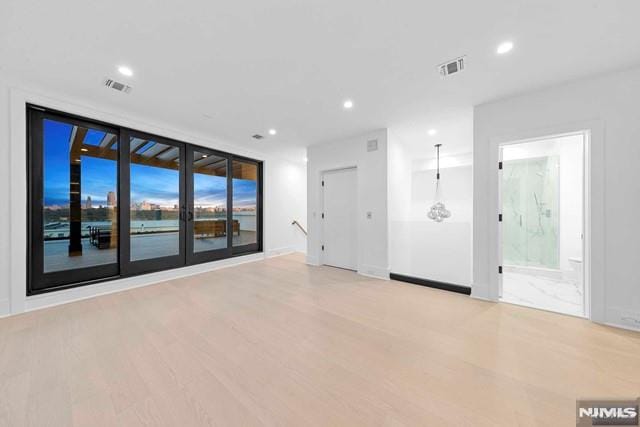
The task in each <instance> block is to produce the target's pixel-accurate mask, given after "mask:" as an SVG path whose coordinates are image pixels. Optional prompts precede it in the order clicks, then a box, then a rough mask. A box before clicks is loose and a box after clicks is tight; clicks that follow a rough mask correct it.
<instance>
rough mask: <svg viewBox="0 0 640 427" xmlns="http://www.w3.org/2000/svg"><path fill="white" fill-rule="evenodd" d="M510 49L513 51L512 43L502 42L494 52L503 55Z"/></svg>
mask: <svg viewBox="0 0 640 427" xmlns="http://www.w3.org/2000/svg"><path fill="white" fill-rule="evenodd" d="M511 49H513V42H502V43H500V44H499V45H498V49H496V52H497V53H498V55H504V54H505V53H507V52H509V51H510V50H511Z"/></svg>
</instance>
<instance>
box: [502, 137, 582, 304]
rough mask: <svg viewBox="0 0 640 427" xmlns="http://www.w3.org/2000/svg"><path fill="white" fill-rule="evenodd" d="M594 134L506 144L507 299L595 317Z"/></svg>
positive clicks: (504, 227) (504, 265) (504, 237)
mask: <svg viewBox="0 0 640 427" xmlns="http://www.w3.org/2000/svg"><path fill="white" fill-rule="evenodd" d="M585 143H586V134H585V133H579V134H571V135H562V136H550V137H545V138H539V139H536V140H529V141H520V142H514V143H509V144H504V145H502V146H501V147H500V168H501V169H500V174H499V185H500V191H499V195H500V200H499V203H500V215H499V222H500V227H499V233H500V236H499V242H500V257H501V259H502V262H501V271H502V274H501V275H500V287H499V298H500V301H502V302H507V303H512V304H518V305H524V306H528V307H533V308H538V309H543V310H549V311H554V312H558V313H563V314H569V315H573V316H581V317H588V313H587V311H586V308H587V307H588V304H587V298H588V292H587V291H588V289H587V286H586V285H585V282H586V281H585V266H584V264H585V262H584V259H585V257H584V253H585V194H586V192H585V164H586V163H585Z"/></svg>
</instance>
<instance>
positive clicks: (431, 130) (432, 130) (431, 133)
mask: <svg viewBox="0 0 640 427" xmlns="http://www.w3.org/2000/svg"><path fill="white" fill-rule="evenodd" d="M427 133H428V134H429V136H433V135H435V134H436V133H438V131H437V130H435V129H429V131H428V132H427Z"/></svg>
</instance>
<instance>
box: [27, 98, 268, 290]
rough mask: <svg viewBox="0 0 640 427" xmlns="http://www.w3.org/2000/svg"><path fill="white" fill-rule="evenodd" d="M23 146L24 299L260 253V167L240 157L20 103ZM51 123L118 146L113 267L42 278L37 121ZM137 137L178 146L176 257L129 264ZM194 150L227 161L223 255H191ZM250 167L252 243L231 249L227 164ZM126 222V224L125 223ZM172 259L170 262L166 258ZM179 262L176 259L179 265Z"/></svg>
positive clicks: (229, 171)
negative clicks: (104, 134) (253, 171)
mask: <svg viewBox="0 0 640 427" xmlns="http://www.w3.org/2000/svg"><path fill="white" fill-rule="evenodd" d="M25 113H26V118H27V120H26V123H27V129H26V135H27V138H26V144H27V159H26V160H27V206H26V209H27V253H26V257H27V286H26V294H27V296H32V295H38V294H43V293H48V292H53V291H58V290H62V289H69V288H75V287H79V286H87V285H92V284H96V283H101V282H105V281H110V280H115V279H121V278H127V277H133V276H138V275H142V274H150V273H155V272H159V271H167V270H172V269H176V268H181V267H188V266H192V265H197V264H201V263H206V262H213V261H217V260H221V259H228V258H233V257H237V256H242V255H248V254H254V253H261V252H263V234H264V233H263V231H264V230H263V224H264V218H263V216H264V210H263V202H264V200H263V197H264V196H263V194H264V193H263V166H264V165H263V162H262V161H261V160H256V159H251V158H248V157H244V156H239V155H235V154H233V153H227V152H223V151H220V150H216V149H212V148H209V147H205V146H201V145H198V144H192V143H189V142H185V141H178V140H176V139H172V138H167V137H164V136H162V135H156V134H152V133H149V132H144V131H138V130H136V129H133V128H130V127H126V126H121V125H118V124H114V123H107V122H104V121H101V120H96V119H92V118H88V117H83V116H79V115H76V114H71V113H66V112H63V111H59V110H55V109H50V108H47V107H43V106H39V105H34V104H26V109H25ZM45 118H51V119H53V120H58V121H61V122H65V123H71V124H74V125H78V126H84V127H87V128H91V129H97V130H103V131H108V132H110V133H114V134H115V135H116V137H117V144H118V167H117V169H118V178H117V193H116V194H117V200H118V216H117V218H118V256H117V261H116V263H112V264H103V265H97V266H92V267H85V268H80V269H69V270H61V271H56V272H50V273H44V239H43V227H44V226H43V215H44V212H43V205H44V200H43V198H44V193H43V187H44V184H43V181H44V177H43V172H44V169H43V160H44V159H43V157H44V153H43V150H42V148H43V145H42V144H43V126H42V124H43V120H44V119H45ZM131 135H135V136H143V137H145V138H147V139H153V140H155V141H158V142H161V143H168V144H169V145H174V146H178V147H181V148H180V150H181V151H180V152H181V172H180V174H181V176H180V189H181V197H180V203H181V206H180V208H184V209H182V210H181V212H184V215H181V216H180V230H181V231H180V254H179V255H178V256H177V258H176V257H173V256H172V257H164V258H152V259H148V260H139V261H129V254H130V247H129V227H130V223H129V219H130V182H129V178H130V169H129V165H130V163H129V160H130V159H129V136H131ZM194 151H201V152H206V153H210V154H212V155H215V156H218V157H223V158H226V159H227V248H226V249H223V250H216V251H207V252H200V253H194V252H193V242H192V239H193V232H192V231H193V221H192V219H193V211H192V208H193V191H194V188H193V170H192V162H191V161H189V159H190V158H189V154H192V153H193V152H194ZM234 160H236V161H242V162H248V163H253V164H255V165H256V166H257V168H258V176H257V180H258V182H257V200H256V202H257V204H256V229H257V242H256V243H254V244H250V245H243V246H235V247H234V246H233V241H232V238H233V237H232V228H233V225H232V216H233V179H232V165H233V161H234ZM125 221H126V222H125ZM166 258H172V259H170V260H169V259H166ZM180 259H181V260H180Z"/></svg>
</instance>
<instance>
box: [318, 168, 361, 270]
mask: <svg viewBox="0 0 640 427" xmlns="http://www.w3.org/2000/svg"><path fill="white" fill-rule="evenodd" d="M323 181H324V187H323V189H324V191H323V194H324V205H323V206H324V210H323V215H324V219H323V221H324V222H323V242H322V244H323V246H324V251H323V263H324V264H326V265H330V266H333V267H340V268H346V269H349V270H357V268H358V266H357V264H358V230H357V226H358V224H357V208H358V206H357V183H358V175H357V172H356V168H351V169H341V170H337V171H331V172H325V173H324V177H323Z"/></svg>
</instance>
